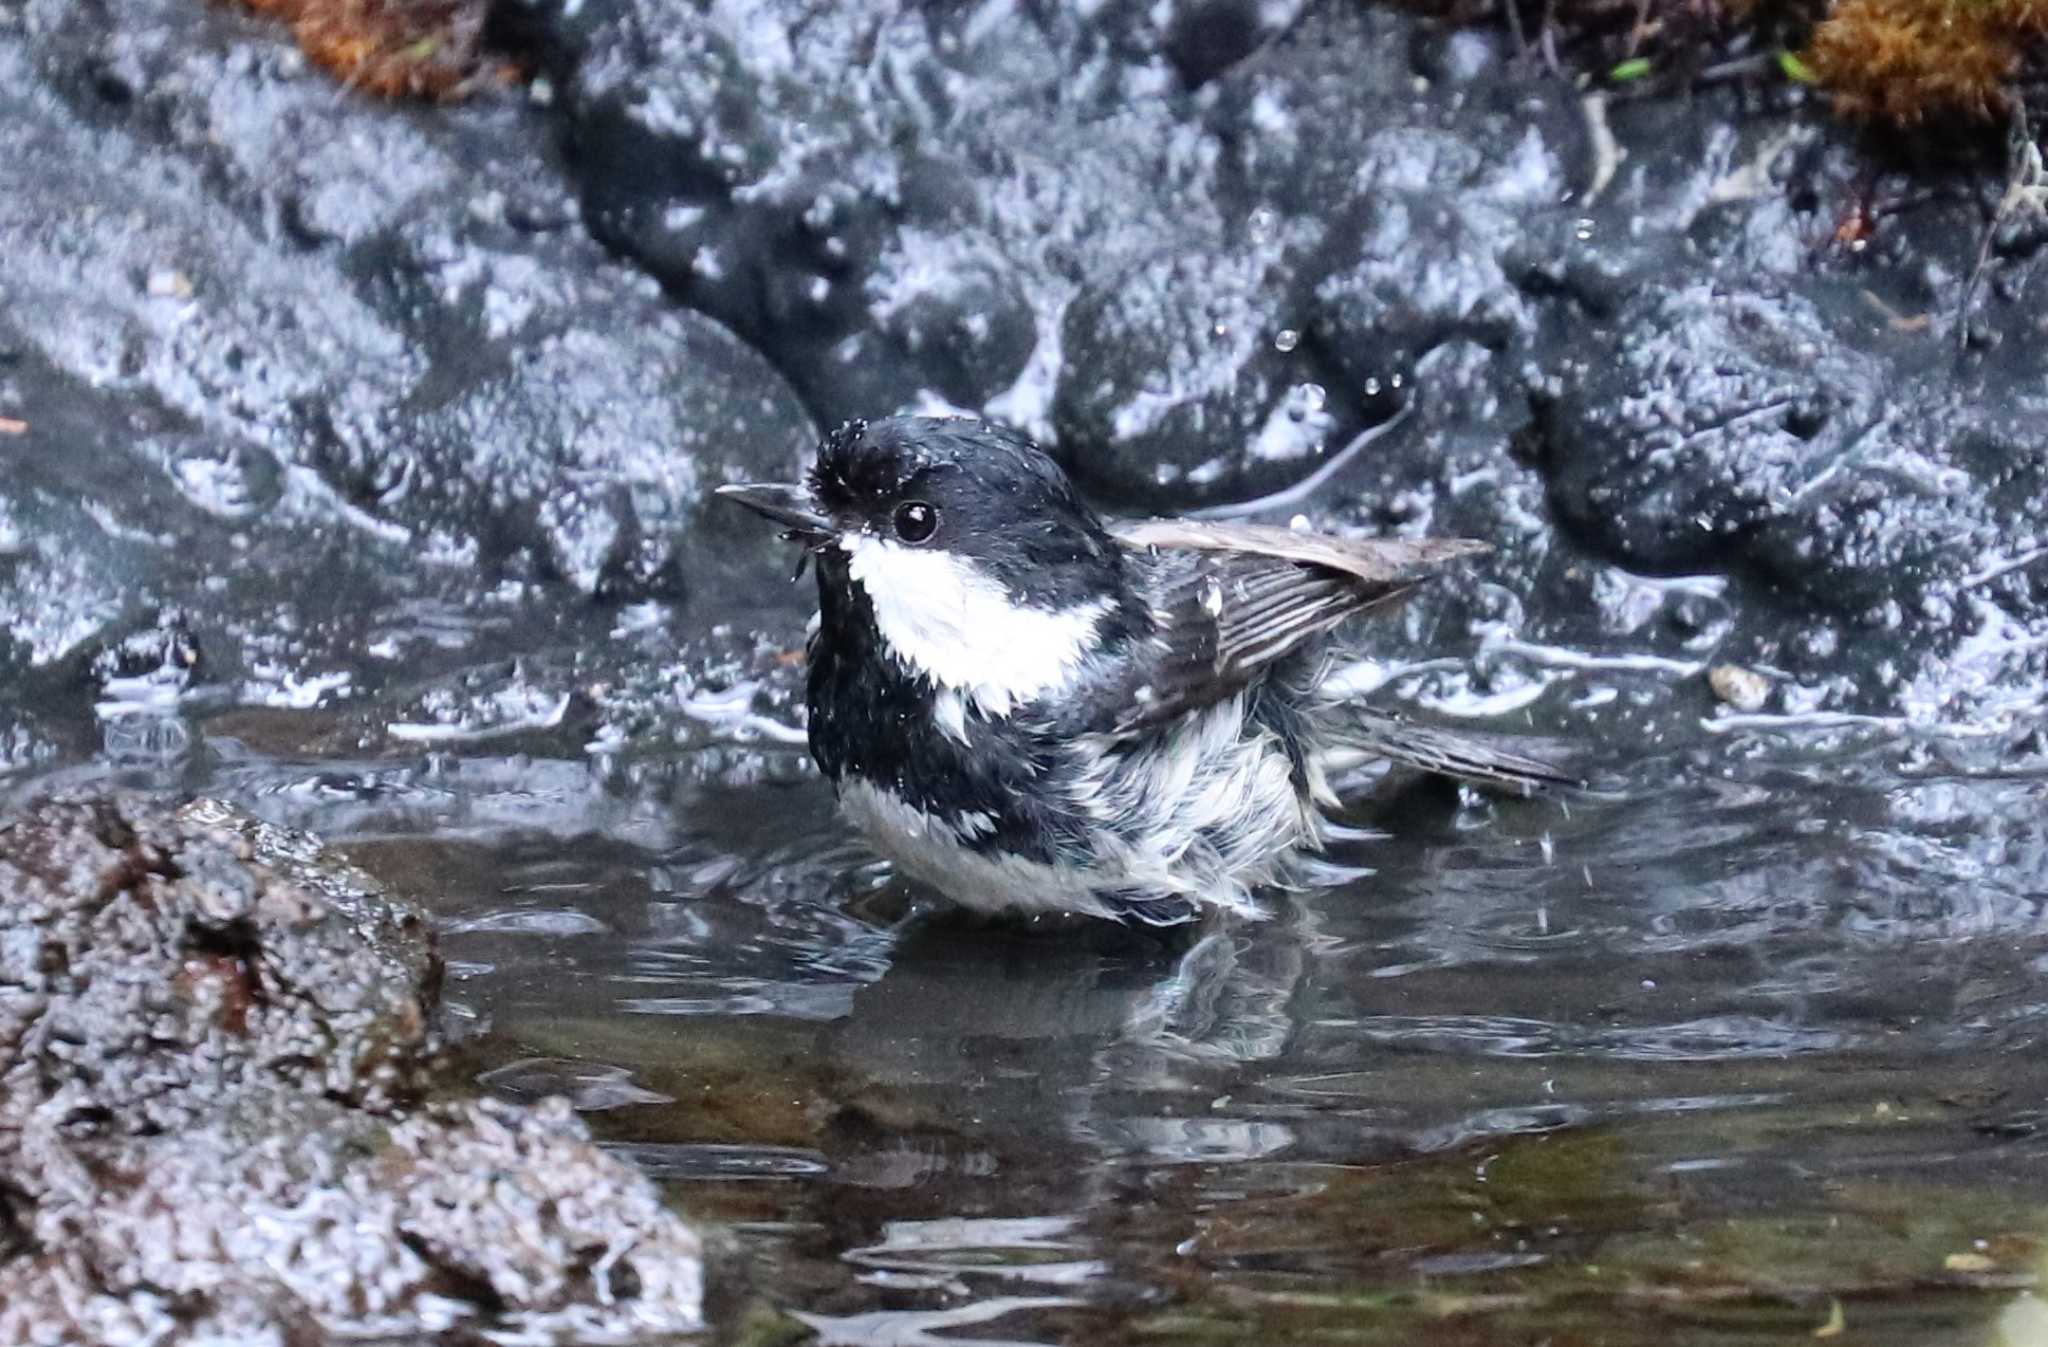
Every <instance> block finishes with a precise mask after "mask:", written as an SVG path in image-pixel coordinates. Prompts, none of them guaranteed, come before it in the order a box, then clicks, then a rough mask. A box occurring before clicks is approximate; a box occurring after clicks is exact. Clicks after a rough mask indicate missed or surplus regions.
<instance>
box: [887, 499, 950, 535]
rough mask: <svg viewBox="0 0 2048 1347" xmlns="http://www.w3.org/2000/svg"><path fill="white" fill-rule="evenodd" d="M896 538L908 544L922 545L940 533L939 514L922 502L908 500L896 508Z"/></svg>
mask: <svg viewBox="0 0 2048 1347" xmlns="http://www.w3.org/2000/svg"><path fill="white" fill-rule="evenodd" d="M894 523H895V525H896V536H897V537H899V538H901V539H902V540H903V541H904V542H907V543H921V542H923V541H924V540H925V539H927V538H929V537H931V536H932V534H933V533H935V532H937V531H938V527H939V512H938V511H937V510H934V509H933V508H932V507H931V506H929V505H927V504H925V503H924V502H923V501H921V500H907V501H904V502H903V503H902V504H901V505H899V506H897V507H896V518H895V521H894Z"/></svg>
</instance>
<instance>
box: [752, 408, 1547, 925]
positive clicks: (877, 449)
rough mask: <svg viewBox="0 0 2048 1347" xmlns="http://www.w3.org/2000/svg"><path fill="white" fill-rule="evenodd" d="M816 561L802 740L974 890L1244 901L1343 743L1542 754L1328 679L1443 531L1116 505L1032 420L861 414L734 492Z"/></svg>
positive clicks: (1539, 773) (1499, 766)
mask: <svg viewBox="0 0 2048 1347" xmlns="http://www.w3.org/2000/svg"><path fill="white" fill-rule="evenodd" d="M727 490H728V491H729V493H730V494H733V495H734V496H735V497H736V498H737V499H739V500H740V501H741V503H744V504H748V505H750V506H752V507H753V508H755V509H756V510H759V511H760V512H762V513H764V514H768V515H769V516H770V517H772V518H775V519H777V520H778V521H780V522H782V523H784V524H786V525H788V526H789V527H790V530H791V536H793V537H795V538H797V539H798V540H800V541H802V542H803V543H804V544H805V546H806V547H807V548H809V549H810V551H811V553H812V555H813V556H814V558H815V561H816V565H817V572H818V593H819V625H818V629H817V632H816V634H815V635H814V636H813V638H812V640H811V646H810V673H809V689H808V692H809V706H810V728H809V734H810V745H811V751H812V754H813V756H814V757H815V758H816V759H817V761H818V764H819V766H820V767H821V768H822V769H823V770H824V772H825V774H826V775H827V776H828V777H830V778H831V780H832V781H833V783H834V785H835V787H836V789H837V791H838V794H839V798H840V801H841V804H842V807H843V809H844V810H845V812H846V813H847V814H848V816H849V817H850V818H851V819H852V820H853V821H854V822H855V823H856V824H857V825H858V826H860V827H861V828H862V830H863V831H864V832H866V833H867V834H868V836H869V837H870V838H871V839H872V840H873V841H874V842H875V844H876V846H877V847H878V848H879V849H880V850H881V851H882V852H883V853H884V854H885V855H887V856H888V857H889V858H890V859H891V860H892V861H893V862H894V863H895V864H896V865H897V866H898V868H899V869H900V870H902V871H903V872H905V873H907V874H909V875H911V876H913V877H915V878H917V879H920V880H923V881H925V882H927V883H929V884H931V885H933V886H934V887H936V888H938V889H939V890H941V891H942V892H944V893H946V894H947V895H948V896H950V897H951V898H953V899H954V900H955V901H957V902H960V903H962V904H963V905H966V906H969V907H974V908H980V909H988V910H994V909H1015V910H1024V911H1032V910H1060V911H1072V912H1080V913H1085V914H1089V915H1095V916H1106V917H1115V918H1121V919H1136V920H1142V921H1147V922H1154V923H1168V922H1176V921H1182V920H1187V919H1189V918H1191V917H1193V916H1195V915H1198V914H1199V913H1200V912H1201V911H1202V910H1203V909H1204V908H1210V907H1214V908H1221V909H1226V910H1230V911H1234V912H1239V913H1244V914H1251V913H1255V912H1256V911H1257V910H1258V906H1257V903H1256V901H1255V899H1254V898H1253V890H1255V889H1256V888H1258V887H1259V886H1260V885H1262V884H1268V883H1276V882H1286V881H1287V880H1288V879H1289V878H1290V876H1291V874H1292V873H1293V871H1294V868H1295V864H1296V861H1297V859H1298V858H1299V857H1300V856H1302V855H1303V854H1304V853H1306V852H1310V851H1313V850H1315V849H1317V848H1318V847H1319V846H1320V844H1321V835H1322V834H1321V826H1322V815H1321V809H1322V807H1323V806H1326V805H1331V804H1334V803H1335V799H1334V797H1333V796H1332V794H1331V793H1330V788H1329V785H1328V779H1327V773H1328V771H1329V770H1330V768H1331V766H1332V764H1334V763H1343V762H1355V761H1357V760H1359V759H1360V758H1361V757H1363V756H1366V755H1373V754H1377V755H1383V756H1389V757H1394V758H1398V759H1402V760H1405V761H1409V762H1414V763H1416V764H1418V765H1421V766H1424V767H1427V768H1430V769H1431V770H1437V771H1444V772H1448V773H1451V774H1454V775H1464V776H1472V777H1478V778H1483V779H1489V780H1495V781H1504V782H1510V783H1515V784H1539V783H1543V782H1546V781H1552V780H1556V779H1558V778H1557V777H1556V776H1555V774H1553V773H1552V772H1551V771H1550V770H1549V769H1548V768H1546V767H1544V766H1543V764H1541V763H1537V762H1534V761H1531V760H1529V759H1526V758H1521V757H1518V756H1516V755H1512V754H1508V753H1504V752H1501V751H1499V750H1497V749H1494V748H1492V747H1490V746H1486V745H1483V744H1479V743H1476V742H1473V741H1469V740H1467V739H1465V738H1463V737H1462V736H1454V735H1450V734H1447V733H1445V732H1443V731H1437V730H1430V729H1427V728H1424V727H1419V726H1409V725H1407V724H1406V723H1405V722H1402V721H1400V720H1399V719H1398V718H1393V717H1389V716H1386V715H1384V714H1375V713H1371V712H1365V711H1362V710H1360V709H1359V708H1356V707H1351V706H1346V705H1343V704H1340V703H1338V702H1336V701H1333V700H1330V699H1327V698H1324V697H1322V696H1320V695H1318V692H1317V684H1318V682H1319V679H1320V676H1321V673H1322V670H1323V668H1324V665H1325V660H1326V649H1325V647H1326V643H1327V637H1328V636H1329V634H1330V633H1332V632H1333V631H1334V630H1335V629H1337V628H1338V627H1340V626H1341V625H1342V624H1343V623H1345V622H1347V621H1349V620H1351V619H1354V618H1359V617H1365V616H1370V615H1372V614H1374V613H1378V612H1382V611H1385V610H1387V609H1390V608H1392V607H1394V606H1396V605H1398V604H1399V603H1400V601H1401V600H1402V599H1403V598H1405V597H1406V596H1407V595H1408V594H1409V593H1410V592H1411V591H1412V590H1413V589H1414V587H1415V586H1416V585H1417V584H1420V583H1422V582H1423V581H1424V580H1426V579H1427V578H1428V577H1429V576H1430V575H1431V574H1433V573H1434V572H1436V571H1437V570H1439V569H1441V568H1442V567H1443V566H1444V565H1445V564H1447V563H1449V562H1452V561H1454V560H1455V559H1457V558H1459V557H1462V556H1466V555H1469V554H1471V553H1473V552H1476V551H1480V550H1483V548H1481V546H1480V545H1479V544H1476V543H1469V542H1462V541H1455V540H1440V541H1397V540H1353V539H1342V538H1334V537H1327V536H1322V535H1315V534H1307V533H1300V532H1295V531H1292V530H1287V529H1275V528H1261V527H1255V526H1248V525H1229V524H1216V523H1202V522H1195V521H1186V520H1147V521H1141V522H1134V523H1126V524H1116V525H1109V524H1105V523H1104V522H1103V521H1101V520H1100V519H1099V518H1098V517H1097V516H1096V515H1095V514H1094V512H1093V511H1092V510H1090V509H1089V508H1088V506H1087V505H1086V504H1085V503H1084V502H1083V501H1082V500H1081V499H1080V497H1079V496H1078V494H1077V493H1076V492H1075V491H1074V489H1073V487H1072V486H1071V484H1070V483H1069V482H1068V481H1067V479H1066V477H1065V475H1064V474H1063V473H1062V472H1061V471H1060V469H1059V468H1058V466H1057V465H1056V464H1054V463H1053V462H1052V460H1051V459H1050V458H1048V457H1047V456H1046V455H1045V454H1044V453H1042V452H1041V451H1040V450H1039V449H1038V448H1037V447H1036V446H1034V445H1033V444H1031V442H1030V441H1029V440H1028V439H1026V438H1025V437H1023V436H1021V435H1018V434H1017V433H1015V432H1013V431H1009V430H1006V429H1003V428H1001V427H996V426H991V425H987V424H984V423H980V422H975V421H967V420H928V419H920V418H895V419H892V420H888V421H881V422H876V423H872V424H869V423H862V422H853V423H850V424H849V425H847V426H845V427H843V428H841V429H840V430H839V431H838V432H835V433H834V434H833V435H832V436H830V437H828V439H827V440H826V441H825V443H824V445H823V446H821V448H820V450H819V456H818V459H817V462H816V464H815V465H814V467H813V470H812V473H811V475H810V480H809V481H808V482H807V483H806V484H804V485H803V486H801V487H762V486H741V487H734V488H728V489H727Z"/></svg>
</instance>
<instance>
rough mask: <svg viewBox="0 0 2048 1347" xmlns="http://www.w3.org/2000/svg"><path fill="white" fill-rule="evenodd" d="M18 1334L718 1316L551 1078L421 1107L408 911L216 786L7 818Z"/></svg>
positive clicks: (90, 801) (2, 1031) (588, 1330)
mask: <svg viewBox="0 0 2048 1347" xmlns="http://www.w3.org/2000/svg"><path fill="white" fill-rule="evenodd" d="M0 899H4V901H0V1341H7V1342H64V1341H93V1342H108V1343H124V1342H137V1343H140V1342H194V1343H197V1342H206V1341H219V1340H221V1339H222V1338H224V1337H231V1338H233V1339H234V1340H236V1341H252V1342H278V1343H286V1342H289V1343H313V1342H324V1341H328V1340H330V1338H331V1337H333V1336H342V1337H360V1336H363V1335H365V1334H375V1335H382V1336H411V1335H416V1334H421V1333H434V1332H439V1331H441V1330H443V1329H445V1328H447V1327H449V1326H450V1325H453V1324H459V1323H464V1322H471V1323H474V1324H477V1325H489V1326H491V1327H493V1328H494V1329H495V1330H496V1331H500V1332H518V1333H524V1334H528V1335H530V1336H533V1337H538V1338H546V1337H547V1336H549V1335H553V1336H555V1337H559V1338H573V1337H578V1336H592V1335H594V1336H609V1337H612V1338H617V1337H619V1336H620V1335H622V1334H628V1333H630V1334H634V1335H660V1334H668V1333H679V1332H688V1331H692V1330H694V1329H695V1328H697V1327H699V1325H700V1305H701V1299H702V1263H701V1250H700V1246H699V1244H698V1241H697V1238H696V1236H695V1235H694V1234H693V1233H692V1232H691V1231H690V1230H689V1228H688V1227H687V1226H685V1225H684V1224H683V1223H682V1221H681V1220H679V1219H678V1218H677V1217H675V1216H674V1215H672V1214H671V1213H669V1212H668V1211H666V1210H665V1209H664V1208H663V1207H662V1205H661V1202H660V1199H659V1197H658V1196H657V1194H656V1193H655V1190H654V1189H653V1188H652V1186H651V1185H649V1184H648V1183H647V1181H646V1180H645V1179H644V1178H643V1177H642V1176H641V1175H639V1174H638V1173H637V1172H635V1171H634V1170H632V1169H631V1168H630V1167H629V1166H626V1165H624V1164H622V1163H620V1162H619V1161H617V1160H614V1159H612V1158H611V1157H609V1156H607V1155H605V1154H604V1153H603V1152H602V1151H600V1150H599V1149H598V1148H597V1147H596V1146H594V1145H593V1144H592V1143H591V1141H590V1138H589V1135H588V1133H587V1132H586V1131H585V1130H584V1129H583V1127H582V1125H581V1124H580V1123H578V1122H577V1121H576V1120H575V1118H574V1116H573V1115H572V1113H571V1111H570V1108H569V1105H568V1104H567V1102H566V1101H562V1100H558V1099H557V1100H542V1101H540V1102H539V1103H537V1104H535V1105H534V1106H532V1107H520V1106H517V1105H513V1104H509V1103H503V1102H497V1101H481V1102H467V1103H465V1102H461V1101H449V1102H442V1103H436V1104H433V1105H431V1106H427V1107H424V1108H418V1109H413V1108H412V1107H411V1105H412V1103H413V1101H414V1100H415V1099H416V1098H417V1097H418V1095H419V1092H420V1089H421V1088H422V1086H423V1085H424V1083H425V1079H426V1071H427V1067H428V1063H427V1054H428V1051H429V1049H430V1048H431V1046H432V1043H431V1034H430V1016H431V1013H432V1010H433V1002H434V995H435V987H436V983H437V981H438V977H439V965H438V962H437V960H436V959H435V956H434V954H433V950H432V946H431V942H430V940H429V937H428V933H427V925H426V921H425V919H424V917H423V915H422V914H421V913H420V912H419V910H418V909H416V908H414V907H413V906H411V905H410V904H408V903H406V902H404V901H403V900H401V899H398V898H396V897H394V896H392V895H391V894H389V893H388V892H386V891H385V890H384V889H383V888H382V887H381V886H379V885H378V884H377V883H376V881H374V880H372V879H371V878H370V877H369V876H368V875H366V874H364V873H363V872H362V871H360V870H358V869H356V868H354V867H353V866H351V865H349V864H348V863H347V862H345V861H343V860H341V859H340V858H339V857H337V856H335V855H334V854H332V853H331V852H328V851H327V850H326V849H324V848H323V847H322V846H321V845H320V844H319V842H317V841H316V840H315V839H313V838H311V837H310V836H308V835H306V834H303V833H296V832H292V831H290V830H287V829H283V828H278V827H275V826H273V825H270V824H266V823H263V822H260V821H258V820H256V819H253V818H251V817H249V816H247V815H245V814H242V813H240V812H239V811H236V810H233V809H231V808H229V807H228V806H225V805H222V804H219V803H217V802H214V801H209V800H201V801H198V802H195V803H193V804H191V805H188V806H186V807H185V808H183V809H181V810H177V811H175V812H171V811H167V810H164V809H162V808H160V807H157V806H154V805H151V804H148V803H146V802H144V801H142V800H141V799H140V798H137V797H104V796H102V797H77V798H65V799H58V800H54V801H50V802H46V803H43V804H40V805H36V806H33V807H31V808H29V809H27V810H26V811H24V812H22V813H19V814H17V815H14V816H12V817H10V818H8V819H7V820H6V821H5V822H4V823H0Z"/></svg>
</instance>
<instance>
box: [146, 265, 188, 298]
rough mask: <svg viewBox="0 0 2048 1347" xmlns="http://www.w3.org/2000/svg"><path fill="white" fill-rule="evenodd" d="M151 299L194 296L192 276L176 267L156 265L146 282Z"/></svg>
mask: <svg viewBox="0 0 2048 1347" xmlns="http://www.w3.org/2000/svg"><path fill="white" fill-rule="evenodd" d="M145 284H146V286H147V288H148V290H149V297H150V298H151V299H190V298H192V278H191V277H190V276H187V275H186V274H185V273H184V272H182V271H179V270H178V269H177V268H175V267H156V268H154V269H152V270H151V271H150V273H149V278H148V280H147V281H146V282H145Z"/></svg>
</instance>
